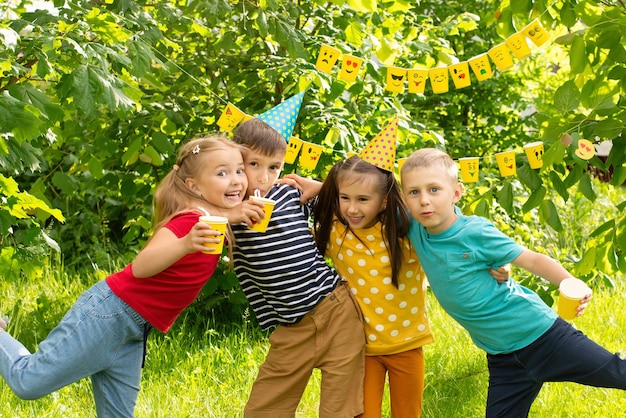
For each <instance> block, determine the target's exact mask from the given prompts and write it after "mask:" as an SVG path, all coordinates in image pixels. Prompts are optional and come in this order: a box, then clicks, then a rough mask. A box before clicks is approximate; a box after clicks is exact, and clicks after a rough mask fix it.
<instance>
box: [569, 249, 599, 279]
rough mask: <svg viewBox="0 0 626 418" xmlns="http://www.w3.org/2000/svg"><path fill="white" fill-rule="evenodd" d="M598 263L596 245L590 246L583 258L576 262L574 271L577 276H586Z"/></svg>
mask: <svg viewBox="0 0 626 418" xmlns="http://www.w3.org/2000/svg"><path fill="white" fill-rule="evenodd" d="M595 263H596V247H595V246H590V247H589V248H587V249H586V250H585V252H584V253H583V256H582V258H581V259H580V260H579V261H578V262H577V263H575V264H574V272H575V273H576V276H579V277H580V276H585V275H587V274H589V273H591V272H593V269H594V267H595Z"/></svg>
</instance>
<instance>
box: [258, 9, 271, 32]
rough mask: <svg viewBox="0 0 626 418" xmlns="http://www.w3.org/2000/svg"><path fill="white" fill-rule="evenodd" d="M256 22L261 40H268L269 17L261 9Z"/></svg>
mask: <svg viewBox="0 0 626 418" xmlns="http://www.w3.org/2000/svg"><path fill="white" fill-rule="evenodd" d="M255 22H256V25H257V29H258V31H259V35H260V36H261V38H266V37H267V34H268V29H267V17H266V16H265V12H264V11H263V9H259V12H258V15H257V17H256V20H255Z"/></svg>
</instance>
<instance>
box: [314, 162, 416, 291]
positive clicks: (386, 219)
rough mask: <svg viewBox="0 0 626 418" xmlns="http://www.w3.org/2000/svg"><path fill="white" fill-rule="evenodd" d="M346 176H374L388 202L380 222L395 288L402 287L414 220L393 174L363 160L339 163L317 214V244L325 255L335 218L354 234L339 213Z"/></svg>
mask: <svg viewBox="0 0 626 418" xmlns="http://www.w3.org/2000/svg"><path fill="white" fill-rule="evenodd" d="M346 174H356V175H358V176H374V178H375V179H376V181H377V182H378V185H379V187H380V190H381V192H382V193H383V195H384V196H386V198H387V204H386V207H385V209H384V210H383V211H382V212H381V213H380V214H379V221H380V222H381V224H382V236H383V239H384V240H385V244H386V245H387V248H388V249H389V258H390V260H391V271H392V276H391V280H392V282H393V285H394V286H396V287H398V276H399V274H400V269H401V268H402V263H403V261H404V260H403V257H402V251H403V250H402V246H403V245H404V242H405V240H404V238H405V237H406V236H407V234H408V231H409V225H410V216H409V212H408V210H407V208H406V206H405V204H404V200H402V194H401V193H400V186H399V184H398V182H397V180H396V177H395V175H394V174H393V173H391V172H389V171H385V170H382V169H380V168H378V167H375V166H373V165H372V164H370V163H368V162H366V161H364V160H362V159H361V158H359V157H351V158H349V159H347V160H345V161H340V162H338V163H336V164H335V165H334V166H333V167H332V168H331V170H330V172H329V173H328V176H327V177H326V180H325V181H324V184H323V185H322V188H321V190H320V193H319V195H318V201H317V204H316V206H315V209H314V211H313V221H314V226H315V243H316V244H317V247H318V249H319V250H320V253H321V254H325V253H326V248H327V246H328V241H329V239H330V231H331V228H332V223H333V219H334V218H335V217H336V218H337V219H339V220H340V221H341V222H342V223H343V224H344V225H346V226H347V228H346V232H347V231H349V230H350V226H349V225H348V224H347V223H346V222H345V220H343V219H342V217H341V213H340V210H339V188H338V184H339V180H341V178H342V177H343V176H345V175H346ZM364 244H365V243H364Z"/></svg>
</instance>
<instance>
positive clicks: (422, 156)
mask: <svg viewBox="0 0 626 418" xmlns="http://www.w3.org/2000/svg"><path fill="white" fill-rule="evenodd" d="M433 166H436V167H441V168H443V169H444V170H445V172H446V173H447V174H448V177H449V178H450V180H451V181H453V182H455V183H456V182H458V181H459V168H458V167H457V165H456V163H455V162H454V160H453V159H452V158H451V157H450V156H449V155H448V154H446V153H445V152H444V151H441V150H439V149H437V148H422V149H419V150H417V151H414V152H413V153H412V154H411V155H410V156H409V157H408V158H407V159H406V161H405V162H404V164H403V165H402V170H401V171H400V176H401V177H402V176H404V175H406V174H408V172H409V171H411V170H413V169H416V168H420V167H433Z"/></svg>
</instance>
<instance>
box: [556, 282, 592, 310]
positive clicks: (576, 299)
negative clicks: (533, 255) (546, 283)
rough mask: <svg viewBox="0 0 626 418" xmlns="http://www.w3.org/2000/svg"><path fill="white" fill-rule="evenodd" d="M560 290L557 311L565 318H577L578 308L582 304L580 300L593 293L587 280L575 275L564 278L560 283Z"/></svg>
mask: <svg viewBox="0 0 626 418" xmlns="http://www.w3.org/2000/svg"><path fill="white" fill-rule="evenodd" d="M559 291H560V295H559V305H558V308H557V312H558V314H559V316H560V317H561V318H563V319H574V318H576V313H577V312H576V308H577V307H578V305H580V300H581V299H582V298H584V297H585V295H588V294H589V293H591V289H590V288H589V286H587V285H586V284H585V282H583V281H582V280H580V279H575V278H573V277H571V278H569V279H565V280H563V281H562V282H561V284H560V285H559Z"/></svg>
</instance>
